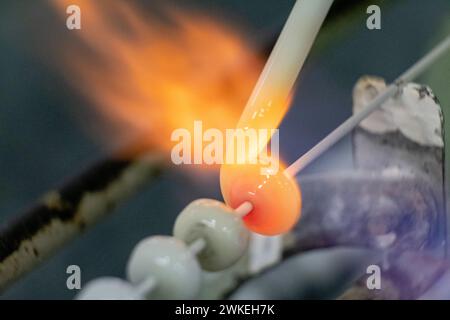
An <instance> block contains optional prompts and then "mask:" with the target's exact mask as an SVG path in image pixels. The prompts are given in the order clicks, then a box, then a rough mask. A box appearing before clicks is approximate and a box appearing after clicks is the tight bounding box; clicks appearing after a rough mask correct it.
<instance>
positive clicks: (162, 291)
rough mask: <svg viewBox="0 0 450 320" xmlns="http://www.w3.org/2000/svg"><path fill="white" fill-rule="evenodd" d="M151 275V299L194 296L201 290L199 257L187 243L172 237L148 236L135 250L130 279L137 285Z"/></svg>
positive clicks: (128, 266) (130, 267) (149, 297)
mask: <svg viewBox="0 0 450 320" xmlns="http://www.w3.org/2000/svg"><path fill="white" fill-rule="evenodd" d="M148 277H153V278H154V279H155V288H154V289H153V290H152V291H151V292H150V293H148V294H147V295H146V297H147V298H148V299H194V298H195V297H196V296H197V295H198V292H199V290H200V282H201V269H200V266H199V264H198V262H197V259H196V257H195V256H194V255H193V253H192V252H191V250H189V248H188V247H187V246H186V244H185V243H184V242H182V241H180V240H178V239H175V238H173V237H166V236H154V237H148V238H145V239H143V240H141V241H140V242H139V243H138V244H137V245H136V247H135V248H134V249H133V252H132V253H131V256H130V258H129V260H128V265H127V278H128V280H129V281H130V282H131V283H133V284H135V285H138V284H139V283H141V282H142V281H144V280H145V279H147V278H148Z"/></svg>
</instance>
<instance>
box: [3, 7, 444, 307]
mask: <svg viewBox="0 0 450 320" xmlns="http://www.w3.org/2000/svg"><path fill="white" fill-rule="evenodd" d="M92 1H95V0H92ZM136 2H137V3H139V4H140V5H141V6H142V8H143V10H152V5H157V2H155V3H153V2H154V1H147V2H146V3H144V2H145V1H136ZM149 2H152V3H151V5H149V4H148V3H149ZM74 3H76V1H74ZM349 3H350V4H349ZM293 4H294V1H293V0H292V1H287V0H286V1H280V0H267V1H256V0H248V1H240V0H215V1H212V0H210V1H206V0H202V1H173V5H180V6H181V5H182V6H189V7H193V8H197V9H199V10H202V11H203V12H204V13H205V14H207V15H211V16H219V17H221V18H222V19H223V20H224V21H226V22H227V23H229V24H231V25H233V26H235V27H236V26H240V27H238V29H239V30H241V31H242V33H243V34H245V35H246V37H247V38H248V39H249V41H251V42H252V43H253V44H254V45H256V46H259V47H260V48H264V47H269V48H270V45H271V44H273V41H274V40H275V38H276V35H277V34H278V32H279V31H280V29H281V27H282V25H283V23H284V21H285V19H286V18H287V15H288V14H289V11H290V9H291V7H292V6H293ZM369 4H379V5H380V6H381V9H382V30H375V31H370V30H368V29H367V28H366V18H367V14H366V12H365V10H366V8H367V6H368V5H369ZM335 5H336V7H342V8H341V9H342V10H337V9H336V8H335V9H334V10H335V11H334V12H333V16H330V19H329V20H330V21H329V22H328V23H327V25H326V26H325V28H324V29H323V30H322V32H321V35H320V36H319V39H318V41H317V43H316V45H315V46H314V48H313V51H312V54H311V56H310V57H309V59H308V61H307V63H306V65H305V67H304V70H303V72H302V74H301V78H300V81H299V82H298V86H297V90H296V93H295V97H294V102H293V105H292V108H291V110H290V112H289V114H288V116H287V117H286V119H285V120H284V122H283V124H282V126H281V130H280V133H281V136H280V142H281V154H282V156H283V158H284V159H285V160H286V162H291V161H293V160H295V159H296V158H297V157H298V156H299V155H301V154H303V153H304V152H305V151H306V150H308V148H310V147H312V146H313V145H314V144H315V143H316V142H318V140H319V139H320V138H322V137H323V136H324V135H326V134H327V133H328V132H330V131H331V130H332V129H333V128H335V127H336V126H337V125H338V124H340V123H341V122H342V121H343V120H344V119H345V118H346V117H348V116H349V115H350V114H351V105H352V103H351V92H352V88H353V85H354V83H355V82H356V80H357V79H358V78H359V77H360V76H361V75H364V74H371V75H379V76H382V77H384V78H386V79H387V80H388V81H391V80H393V79H394V78H395V77H396V76H397V75H399V74H400V73H401V72H403V71H404V70H405V69H406V68H407V67H408V66H410V65H411V64H412V63H413V62H414V61H416V60H417V59H418V58H419V57H421V56H422V55H423V54H425V53H426V52H427V51H428V50H429V49H430V48H431V47H432V46H433V45H435V44H436V43H437V42H438V41H439V40H440V39H442V38H443V37H444V36H445V35H446V34H449V33H450V2H449V1H448V0H430V1H422V0H390V1H370V2H365V1H347V0H343V1H337V3H336V4H335ZM144 12H145V11H144ZM52 19H55V14H54V12H53V10H52V9H51V8H50V7H49V6H48V4H47V2H46V1H44V0H39V1H16V0H3V1H1V3H0V49H1V50H0V223H3V222H4V221H5V220H7V219H9V218H11V217H12V215H13V214H14V213H16V212H19V211H20V209H22V208H24V207H26V206H27V204H29V203H31V202H33V201H34V200H35V199H37V198H38V197H39V196H40V195H42V194H43V193H44V192H46V191H47V190H49V189H51V188H52V187H54V186H55V185H57V184H58V183H60V182H61V181H63V180H64V179H65V178H67V177H70V176H72V175H74V174H76V173H77V172H79V171H81V170H82V169H83V168H84V167H86V166H88V165H89V164H90V163H91V162H92V161H94V160H95V159H98V158H101V157H102V155H103V153H104V151H103V149H102V148H101V147H99V145H98V144H97V143H96V142H95V141H94V140H93V139H92V138H91V137H90V135H89V134H88V133H87V132H86V131H85V130H84V129H83V128H82V126H81V125H80V117H79V115H78V113H77V112H78V110H79V109H80V105H82V104H84V103H86V101H85V100H84V99H83V98H81V97H80V96H79V94H78V92H77V91H76V90H74V89H72V88H71V87H70V86H68V85H67V84H66V83H64V82H63V81H60V76H61V75H60V74H58V72H57V71H55V70H51V69H50V68H49V67H48V65H47V64H46V63H43V62H42V59H41V57H40V54H36V52H42V51H44V52H45V50H48V51H49V52H48V54H49V55H51V54H52V52H50V51H51V50H53V49H52V48H53V47H54V45H55V43H46V42H45V39H46V38H45V37H42V30H44V29H45V24H46V23H47V22H48V23H51V21H52ZM61 28H65V26H64V25H61ZM50 39H53V38H51V37H50ZM37 40H38V41H37ZM261 50H262V49H261ZM59 73H64V70H59ZM418 82H422V83H426V84H429V85H431V87H432V89H434V91H435V93H436V94H437V96H438V97H439V98H440V100H441V102H442V104H443V107H444V110H445V112H446V113H447V109H448V108H449V107H450V57H449V58H446V59H444V61H442V62H441V63H440V64H439V65H437V66H435V67H434V68H433V69H432V70H430V71H429V72H428V73H427V74H426V75H425V76H424V77H422V78H421V79H420V80H419V81H418ZM447 123H448V121H447ZM446 132H447V133H448V132H450V128H448V127H447V129H446ZM350 148H351V145H350V141H349V140H348V139H344V140H343V141H342V142H341V143H340V144H339V145H337V146H336V147H335V148H334V149H333V152H332V153H331V154H332V155H333V156H332V157H330V156H328V157H325V158H321V159H320V160H319V161H317V162H316V163H315V164H314V165H313V166H311V167H310V168H308V169H307V170H306V171H305V172H304V174H308V173H310V172H314V171H325V170H339V169H342V168H346V167H350V166H351V149H350ZM447 158H449V157H447ZM447 172H448V170H447ZM199 197H214V198H220V190H219V184H218V177H217V174H210V175H208V176H205V177H203V178H201V179H200V178H198V177H195V176H194V175H192V174H190V173H189V172H182V171H181V170H179V171H171V172H166V173H164V175H163V178H162V179H161V180H159V181H158V182H157V183H154V184H153V185H150V186H149V187H148V188H146V189H145V190H144V191H143V192H142V193H140V194H138V195H136V196H135V197H133V198H132V199H131V200H130V201H128V202H127V203H126V204H125V205H123V206H121V207H120V208H118V209H117V210H116V211H115V213H114V214H113V215H112V216H111V217H110V218H108V219H107V220H105V221H103V222H102V223H100V224H99V225H98V226H96V227H95V228H93V229H92V230H89V231H88V232H87V233H86V234H84V235H83V236H82V237H79V238H78V239H77V240H75V241H74V242H72V243H71V244H70V245H68V246H67V247H66V248H65V249H64V250H63V251H61V252H60V253H59V254H57V255H56V256H54V257H53V258H52V259H50V260H49V261H48V262H46V263H45V264H43V265H42V266H40V267H39V268H38V269H37V270H35V271H34V272H33V273H32V274H30V275H28V276H26V277H25V278H23V279H22V280H21V281H20V282H18V283H17V284H15V285H14V286H13V287H12V288H10V289H9V290H8V291H7V292H6V293H4V294H3V295H2V296H1V297H0V298H2V299H17V298H18V299H70V298H73V296H74V292H73V291H69V290H67V288H66V283H65V282H66V277H67V274H66V272H65V271H66V267H67V266H68V265H70V264H77V265H79V266H80V267H81V270H82V281H83V283H86V282H87V281H88V280H90V279H92V278H95V277H99V276H106V275H110V276H120V277H123V276H124V270H125V264H126V261H127V258H128V255H129V253H130V251H131V249H132V248H133V246H134V245H135V244H136V243H137V242H138V241H139V240H140V239H142V238H143V237H145V236H148V235H152V234H169V233H171V229H172V225H173V222H174V220H175V217H176V216H177V213H178V212H179V211H180V210H181V209H182V208H183V207H184V206H185V205H186V204H187V203H188V202H189V201H191V200H193V199H196V198H199Z"/></svg>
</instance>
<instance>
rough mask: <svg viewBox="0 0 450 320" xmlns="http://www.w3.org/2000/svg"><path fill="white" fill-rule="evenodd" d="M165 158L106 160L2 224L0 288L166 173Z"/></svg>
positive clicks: (152, 155)
mask: <svg viewBox="0 0 450 320" xmlns="http://www.w3.org/2000/svg"><path fill="white" fill-rule="evenodd" d="M163 166H164V159H163V157H162V156H161V155H160V154H159V153H153V154H151V153H148V154H146V155H144V156H140V157H138V158H136V159H134V160H123V159H117V158H106V159H104V160H102V161H99V162H98V163H96V164H95V165H93V166H92V167H90V168H88V169H87V170H86V171H85V172H83V173H82V174H81V175H79V176H77V177H75V178H74V179H72V180H70V181H68V182H67V183H66V184H64V185H62V186H61V187H60V188H56V189H55V190H54V191H50V192H48V193H47V194H46V195H44V196H43V197H42V199H41V200H40V201H38V202H37V203H36V204H35V205H33V206H32V207H31V208H29V209H28V210H26V211H25V212H23V213H22V214H19V215H16V216H15V217H14V218H13V220H12V221H10V222H8V223H6V224H4V225H2V226H1V227H0V292H2V291H3V290H5V289H6V288H7V287H8V286H9V285H10V284H12V283H13V282H14V281H15V280H17V279H19V278H20V277H21V276H23V275H25V274H26V273H27V272H29V271H31V270H32V269H33V268H34V267H35V266H37V265H38V264H39V263H40V262H42V261H44V260H45V259H46V258H48V257H50V256H51V255H52V254H54V253H55V252H56V251H57V250H58V249H59V248H61V247H62V246H63V245H65V244H66V243H67V242H68V241H70V240H72V239H73V238H75V237H76V236H78V235H79V234H80V233H82V232H83V231H84V230H86V229H87V228H88V227H90V226H92V225H94V224H95V223H96V222H97V221H98V220H99V219H101V218H103V217H105V216H106V215H107V214H108V213H109V212H111V211H112V209H113V208H115V207H116V206H117V205H118V204H120V203H121V202H123V201H124V200H125V199H127V198H128V197H129V196H131V195H132V194H134V193H136V192H137V191H138V190H139V189H140V188H141V187H142V186H143V185H144V184H145V183H147V182H149V181H151V180H153V179H154V178H156V177H157V176H158V174H159V173H160V172H161V169H162V168H163Z"/></svg>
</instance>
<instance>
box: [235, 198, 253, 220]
mask: <svg viewBox="0 0 450 320" xmlns="http://www.w3.org/2000/svg"><path fill="white" fill-rule="evenodd" d="M252 210H253V204H252V203H251V202H249V201H245V202H243V203H242V204H241V205H240V206H239V207H237V208H236V209H235V210H234V212H236V214H237V215H238V216H240V217H241V218H243V217H245V216H246V215H247V214H249V213H250V211H252Z"/></svg>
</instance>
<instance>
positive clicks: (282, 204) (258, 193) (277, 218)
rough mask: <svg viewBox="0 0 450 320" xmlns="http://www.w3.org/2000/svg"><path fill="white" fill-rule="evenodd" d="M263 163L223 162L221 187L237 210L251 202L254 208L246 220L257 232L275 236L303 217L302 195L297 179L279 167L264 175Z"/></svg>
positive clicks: (226, 197) (229, 203)
mask: <svg viewBox="0 0 450 320" xmlns="http://www.w3.org/2000/svg"><path fill="white" fill-rule="evenodd" d="M260 169H261V167H260V166H259V165H251V164H249V165H242V164H241V165H223V166H222V167H221V171H220V187H221V190H222V195H223V197H224V199H225V202H226V203H227V204H228V205H229V206H230V207H232V208H234V209H236V208H237V207H239V206H240V205H241V204H242V203H243V202H246V201H249V202H251V203H252V205H253V210H252V211H250V213H249V214H247V215H246V216H245V217H244V218H243V220H244V223H245V224H246V226H247V227H248V228H249V229H250V230H251V231H253V232H256V233H259V234H262V235H267V236H273V235H278V234H282V233H285V232H287V231H289V230H290V229H291V228H292V227H293V226H294V225H295V224H296V223H297V221H298V219H299V218H300V210H301V194H300V188H299V186H298V184H297V182H296V181H295V180H294V179H293V178H291V177H290V176H288V175H287V174H285V173H284V168H281V167H280V168H279V170H278V172H277V173H276V174H274V175H263V174H261V170H260Z"/></svg>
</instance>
